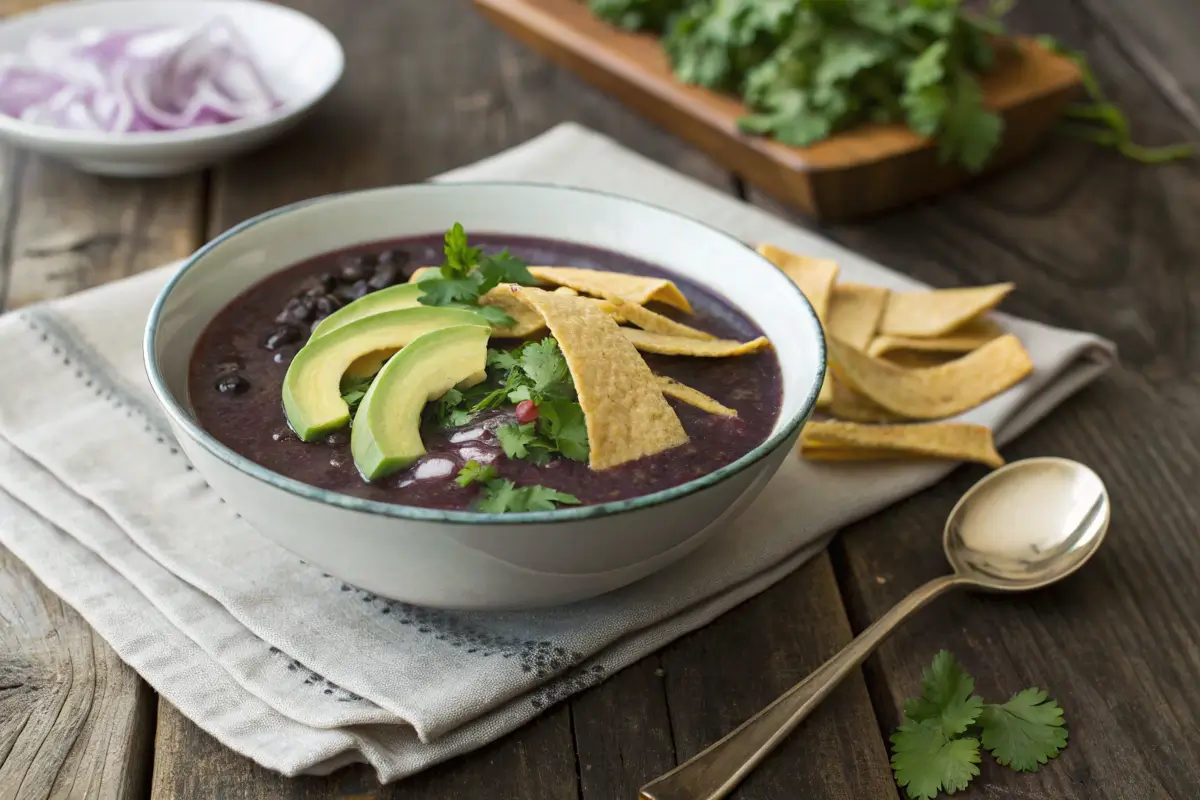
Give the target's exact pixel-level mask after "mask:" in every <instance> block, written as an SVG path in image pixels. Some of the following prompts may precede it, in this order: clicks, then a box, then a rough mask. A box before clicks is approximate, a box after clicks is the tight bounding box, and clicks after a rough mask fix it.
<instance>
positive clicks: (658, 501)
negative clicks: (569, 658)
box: [145, 183, 825, 609]
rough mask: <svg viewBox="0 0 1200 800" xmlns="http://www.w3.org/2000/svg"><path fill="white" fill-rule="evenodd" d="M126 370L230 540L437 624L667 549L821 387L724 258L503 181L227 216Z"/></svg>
mask: <svg viewBox="0 0 1200 800" xmlns="http://www.w3.org/2000/svg"><path fill="white" fill-rule="evenodd" d="M145 361H146V369H147V372H148V374H149V378H150V382H151V385H152V386H153V389H154V391H155V393H156V395H157V398H158V400H159V402H160V403H161V404H162V406H163V408H164V410H165V412H166V414H167V416H168V418H169V420H170V422H171V425H172V427H173V429H174V432H175V434H176V435H177V437H178V438H179V441H180V444H181V446H182V448H183V449H184V451H185V452H186V453H187V455H188V457H189V458H190V459H191V461H192V462H193V464H194V465H195V467H196V468H197V469H198V470H199V471H200V472H201V474H202V475H204V477H205V479H206V480H207V481H208V483H209V484H210V485H211V486H212V487H213V488H214V489H215V490H216V491H217V492H218V493H219V494H220V495H221V496H222V497H223V498H224V499H225V500H226V502H228V503H229V505H230V506H231V507H232V508H233V509H234V510H235V511H236V512H237V513H238V514H239V515H240V516H242V517H243V518H244V519H245V520H246V521H247V522H249V524H250V525H252V526H253V527H254V528H255V529H257V530H258V531H259V532H261V533H262V534H263V535H265V536H267V537H268V538H270V539H271V540H273V541H275V542H277V543H278V544H280V545H281V546H283V547H285V548H287V549H288V550H290V551H292V552H294V553H295V554H296V555H297V556H298V557H299V558H301V559H303V560H305V561H307V562H308V563H311V564H314V565H316V566H319V567H320V568H321V569H323V570H324V571H326V572H328V573H330V574H331V575H336V576H337V577H339V578H341V579H343V580H345V581H347V582H348V583H352V584H354V585H356V586H359V587H361V588H363V589H366V590H368V591H371V592H374V593H376V594H379V595H381V596H385V597H389V598H393V599H397V600H401V601H405V602H409V603H414V604H418V605H426V606H433V607H442V608H457V609H513V608H529V607H537V606H546V605H552V604H560V603H567V602H572V601H577V600H581V599H584V598H587V597H591V596H595V595H598V594H602V593H604V592H608V591H611V590H613V589H616V588H619V587H621V586H624V585H627V584H629V583H631V582H633V581H636V580H639V579H641V578H645V577H646V576H648V575H650V574H652V573H653V572H655V571H657V570H659V569H662V568H663V567H665V566H667V565H668V564H670V563H672V562H674V561H676V560H678V559H680V558H682V557H684V556H685V555H687V554H688V553H690V552H692V551H693V550H695V549H696V548H697V547H699V546H700V545H702V544H703V542H704V541H706V540H707V538H708V537H710V536H711V535H712V534H713V533H714V532H715V531H717V530H719V528H720V526H721V525H723V524H724V523H725V522H727V521H728V520H729V519H731V518H732V517H733V516H734V515H736V514H738V513H739V512H740V511H742V510H743V509H744V508H745V507H746V506H747V505H748V504H749V503H751V502H752V501H753V500H754V498H755V497H756V496H757V494H758V492H759V491H760V490H761V489H762V488H763V486H764V485H765V484H766V483H767V481H769V480H770V479H771V477H772V476H773V475H774V473H775V472H776V470H777V469H778V467H779V465H780V464H781V463H782V461H783V459H784V458H787V457H789V456H790V457H795V456H794V455H792V452H793V450H794V445H795V442H796V439H797V437H798V435H799V432H800V429H801V427H802V425H803V424H804V422H805V421H806V420H807V418H808V416H809V415H810V414H811V412H812V409H813V407H814V404H815V401H816V397H817V394H818V392H819V390H820V386H821V383H822V381H823V378H824V374H825V348H824V340H823V338H822V334H821V328H820V325H819V323H818V321H817V318H816V315H815V314H814V313H813V310H812V308H811V306H810V305H809V304H808V302H807V300H806V299H805V298H804V296H803V294H802V293H801V292H800V291H799V289H798V288H797V287H796V286H795V285H794V284H793V283H792V282H791V281H790V280H789V279H788V278H787V276H785V275H784V274H783V273H782V272H780V271H779V270H778V269H776V268H775V267H774V266H773V265H772V264H771V263H770V262H768V261H767V260H766V259H764V258H763V257H762V256H760V255H759V254H757V253H756V252H755V251H754V250H753V249H752V248H751V247H749V246H747V245H746V244H745V243H743V242H740V241H738V240H737V239H736V238H734V237H732V236H730V235H728V234H726V233H724V232H722V231H719V230H717V229H715V228H712V227H710V226H708V225H705V224H703V223H700V222H698V221H695V220H692V219H689V218H687V217H684V216H682V215H679V214H676V213H674V212H671V211H668V210H665V209H661V208H658V207H654V206H651V205H648V204H645V203H642V202H639V201H636V200H632V199H628V198H623V197H618V196H614V195H608V194H604V193H598V192H592V191H585V190H578V189H568V188H561V187H553V186H542V185H532V184H503V183H489V184H478V183H473V184H421V185H413V186H399V187H391V188H384V189H375V190H369V191H361V192H353V193H347V194H339V195H332V196H327V197H321V198H317V199H314V200H310V201H305V202H301V203H297V204H294V205H291V206H287V207H284V208H281V209H277V210H275V211H271V212H268V213H265V214H263V215H261V216H259V217H256V218H254V219H252V220H249V221H247V222H245V223H243V224H241V225H239V226H237V227H235V228H233V229H231V230H230V231H228V232H226V233H224V234H222V235H221V236H219V237H218V238H217V239H215V240H214V241H213V242H211V243H209V244H208V245H206V246H205V247H203V248H202V249H201V250H199V251H198V252H197V253H195V254H194V255H193V256H192V257H191V258H190V259H188V261H187V262H186V263H185V264H184V265H183V266H182V267H181V268H180V270H179V271H178V273H177V274H176V275H175V276H174V277H173V278H172V280H171V281H170V282H169V283H168V284H167V286H166V287H165V288H164V289H163V291H162V293H161V295H160V296H159V298H158V300H157V301H156V303H155V305H154V308H153V310H152V312H151V315H150V318H149V320H148V323H147V329H146V337H145ZM769 533H770V532H764V535H769Z"/></svg>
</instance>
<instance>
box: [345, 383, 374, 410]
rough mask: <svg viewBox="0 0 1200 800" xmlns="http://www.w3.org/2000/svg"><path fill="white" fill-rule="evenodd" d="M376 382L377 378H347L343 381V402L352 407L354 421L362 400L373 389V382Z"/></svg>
mask: <svg viewBox="0 0 1200 800" xmlns="http://www.w3.org/2000/svg"><path fill="white" fill-rule="evenodd" d="M373 380H375V376H373V375H372V376H370V377H367V378H345V379H343V380H342V387H341V392H342V400H344V401H345V403H346V405H348V406H349V407H350V417H351V419H352V420H353V418H354V414H355V413H356V412H357V411H358V406H359V404H360V403H361V402H362V399H363V398H364V397H366V396H367V390H368V389H370V388H371V382H372V381H373Z"/></svg>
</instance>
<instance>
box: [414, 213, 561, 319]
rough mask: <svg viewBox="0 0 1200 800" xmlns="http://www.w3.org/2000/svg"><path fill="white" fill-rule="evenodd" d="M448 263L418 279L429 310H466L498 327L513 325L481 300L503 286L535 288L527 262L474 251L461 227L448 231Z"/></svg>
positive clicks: (445, 248)
mask: <svg viewBox="0 0 1200 800" xmlns="http://www.w3.org/2000/svg"><path fill="white" fill-rule="evenodd" d="M443 253H444V255H445V260H444V261H442V264H441V266H440V267H438V268H437V269H436V270H431V271H430V272H426V273H424V274H422V275H421V277H420V278H418V280H417V282H418V283H419V284H420V286H421V289H422V290H423V291H422V294H421V297H420V298H419V299H420V302H421V303H422V304H423V305H427V306H448V307H451V308H467V309H470V310H471V311H474V312H476V313H477V314H480V315H482V316H483V317H484V319H486V320H487V321H488V322H490V323H492V324H493V325H497V326H501V327H503V326H505V325H511V324H513V319H512V317H510V316H509V315H508V314H506V313H504V311H503V310H501V309H499V308H497V307H495V306H486V305H480V304H479V298H480V297H482V296H483V295H485V294H487V293H488V292H490V291H491V290H492V289H495V288H496V287H497V286H499V285H500V284H502V283H518V284H520V285H522V286H536V285H537V282H538V281H537V278H535V277H533V275H532V274H530V272H529V268H528V266H527V265H526V264H525V262H524V261H522V260H521V259H519V258H517V257H516V256H514V255H512V254H511V253H510V252H508V250H502V251H501V252H499V253H496V254H494V255H484V254H483V250H482V249H480V248H478V247H471V246H470V244H469V243H468V241H467V233H466V231H465V230H463V226H462V224H461V223H458V222H456V223H454V226H453V227H452V228H450V230H448V231H446V242H445V245H444V246H443Z"/></svg>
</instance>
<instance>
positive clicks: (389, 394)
mask: <svg viewBox="0 0 1200 800" xmlns="http://www.w3.org/2000/svg"><path fill="white" fill-rule="evenodd" d="M490 335H491V329H490V328H481V327H478V326H476V325H458V326H455V327H453V328H442V329H440V330H435V331H430V332H429V333H426V334H424V335H423V336H420V337H419V338H417V339H414V340H413V341H412V342H410V343H409V344H408V345H407V346H406V347H405V348H404V349H403V350H401V351H400V352H399V353H397V354H396V355H395V356H393V357H392V359H391V360H390V361H388V363H387V364H386V365H384V367H383V369H382V370H380V371H379V374H378V375H376V376H375V381H374V382H373V383H372V384H371V388H370V389H368V390H367V394H366V396H365V397H364V398H363V399H362V403H360V404H359V406H358V413H357V414H356V415H355V417H354V425H353V427H352V428H351V429H350V452H351V453H353V454H354V464H355V466H357V467H358V471H359V472H360V473H362V476H363V477H364V478H366V479H367V480H368V481H374V480H378V479H379V478H382V477H385V476H387V475H390V474H392V473H393V472H396V471H397V470H401V469H404V468H405V467H407V466H408V465H410V464H412V463H413V462H414V461H416V460H417V459H418V458H420V457H421V456H423V455H425V444H424V442H422V441H421V412H422V410H423V409H424V408H425V404H426V403H428V402H429V401H431V400H436V399H437V398H439V397H441V396H442V395H444V394H445V393H446V392H448V391H450V390H451V389H453V388H454V387H455V386H457V385H461V384H462V383H464V382H468V381H471V380H473V378H474V376H475V375H477V374H478V373H479V372H481V371H482V370H484V369H485V368H486V367H487V344H488V337H489V336H490Z"/></svg>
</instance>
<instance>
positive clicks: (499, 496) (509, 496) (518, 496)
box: [478, 478, 579, 514]
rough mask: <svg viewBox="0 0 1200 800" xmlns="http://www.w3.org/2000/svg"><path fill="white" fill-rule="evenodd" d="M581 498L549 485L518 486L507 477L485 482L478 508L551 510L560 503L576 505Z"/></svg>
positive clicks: (488, 510) (493, 510)
mask: <svg viewBox="0 0 1200 800" xmlns="http://www.w3.org/2000/svg"><path fill="white" fill-rule="evenodd" d="M578 503H579V498H577V497H575V495H571V494H566V493H565V492H560V491H557V490H555V489H551V488H549V487H548V486H537V485H535V486H523V487H521V488H517V486H516V485H515V484H514V483H513V482H512V481H510V480H508V479H507V478H497V479H493V480H489V481H487V482H486V483H485V484H484V488H483V496H482V499H481V500H480V501H479V505H478V509H479V510H480V511H483V512H486V513H490V514H506V513H519V512H521V511H551V510H553V509H555V508H556V507H557V505H558V504H569V505H576V504H578Z"/></svg>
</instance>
